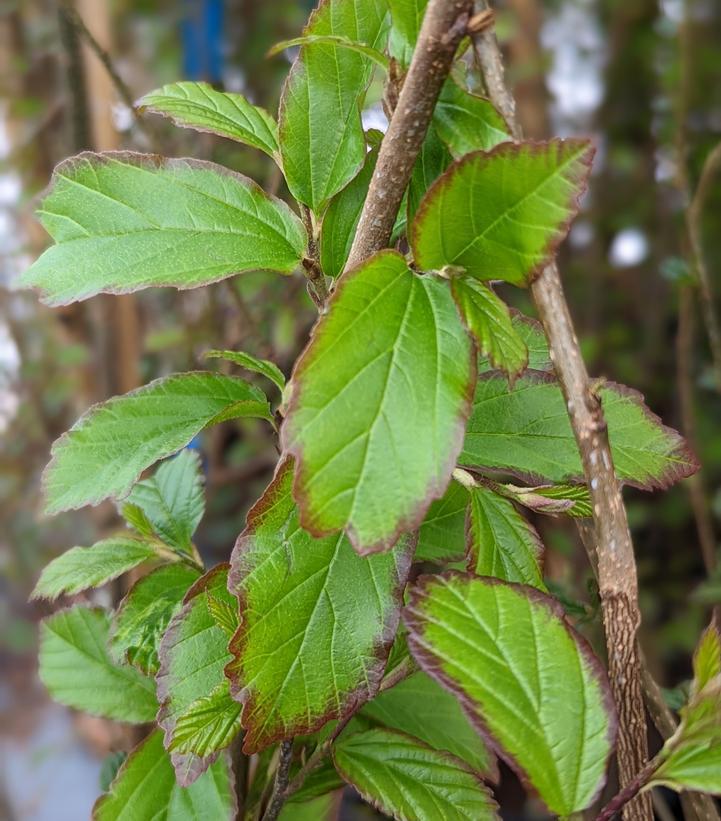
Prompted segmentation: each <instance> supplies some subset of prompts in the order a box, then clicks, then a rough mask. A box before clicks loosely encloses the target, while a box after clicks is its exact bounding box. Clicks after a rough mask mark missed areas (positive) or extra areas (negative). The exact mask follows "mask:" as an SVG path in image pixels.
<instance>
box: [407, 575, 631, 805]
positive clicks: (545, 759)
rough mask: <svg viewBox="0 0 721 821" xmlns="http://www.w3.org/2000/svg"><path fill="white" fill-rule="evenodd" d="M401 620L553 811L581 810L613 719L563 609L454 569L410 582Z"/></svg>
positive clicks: (421, 658) (595, 666) (595, 670)
mask: <svg viewBox="0 0 721 821" xmlns="http://www.w3.org/2000/svg"><path fill="white" fill-rule="evenodd" d="M404 620H405V622H406V625H407V626H408V628H409V630H410V634H409V636H408V643H409V647H410V648H411V652H412V653H413V655H414V656H415V659H416V661H417V662H418V663H419V664H420V666H421V667H422V668H423V669H424V670H425V671H426V672H427V673H429V674H430V675H432V676H433V677H434V678H436V679H437V680H438V681H439V682H440V683H441V684H442V685H443V686H444V687H446V688H448V689H449V690H450V691H451V692H453V693H455V694H456V696H457V697H458V698H459V699H460V700H461V703H462V704H463V706H464V709H465V710H466V712H467V714H468V715H469V716H471V718H472V719H473V720H474V721H475V722H476V724H477V726H478V727H479V729H480V730H481V731H483V732H488V733H490V734H491V735H492V736H493V738H494V740H495V741H496V742H497V743H498V745H499V746H500V748H501V750H502V752H503V754H504V757H505V758H506V759H507V760H508V762H509V764H511V766H513V767H514V768H515V769H516V770H517V771H518V773H519V774H520V775H521V777H522V778H524V779H527V780H528V781H530V783H531V784H532V785H533V787H534V788H535V789H536V790H537V791H538V793H539V795H540V796H541V798H542V799H543V800H544V801H545V803H546V805H547V806H548V808H549V809H550V810H551V812H553V813H557V814H558V815H562V816H567V815H570V814H571V813H573V812H577V811H580V810H582V809H584V808H585V807H587V806H588V805H589V804H590V803H591V802H592V801H593V799H594V797H595V796H596V794H597V793H598V791H599V789H600V788H601V786H602V784H603V781H604V779H605V770H606V763H607V759H608V756H609V754H610V753H611V750H612V749H613V741H614V735H615V717H614V714H613V711H612V707H611V697H610V692H609V687H608V682H607V681H606V678H605V674H604V673H603V670H602V668H601V665H600V664H599V662H598V660H597V659H596V658H595V656H594V655H593V654H592V652H591V650H590V648H589V647H588V645H587V644H586V642H585V641H584V639H583V638H581V636H579V635H578V634H577V633H576V632H575V631H574V630H573V629H572V628H571V627H570V625H569V624H568V623H567V621H566V619H565V616H564V615H563V611H562V608H561V606H560V605H559V604H558V603H557V602H555V601H554V600H553V599H552V598H550V597H549V596H546V595H545V594H543V593H541V592H540V591H538V590H536V589H535V588H532V587H525V586H522V585H516V584H509V583H508V582H501V581H499V580H497V579H489V578H479V577H476V576H471V575H464V574H459V573H454V572H448V573H444V574H443V575H440V576H426V577H424V578H423V579H422V580H421V581H420V582H419V583H418V584H417V585H416V586H415V588H413V590H412V593H411V598H410V602H409V604H408V606H407V607H406V609H405V610H404Z"/></svg>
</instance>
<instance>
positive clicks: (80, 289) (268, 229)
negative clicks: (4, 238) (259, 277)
mask: <svg viewBox="0 0 721 821" xmlns="http://www.w3.org/2000/svg"><path fill="white" fill-rule="evenodd" d="M38 214H39V216H40V221H41V222H42V224H43V226H44V227H45V229H46V230H47V232H48V233H49V234H50V236H51V237H52V238H53V239H54V240H55V242H56V243H57V244H56V245H53V246H52V247H51V248H48V250H47V251H45V253H44V254H43V255H42V256H41V257H40V258H39V259H38V260H37V261H36V262H35V263H34V264H33V265H32V266H31V267H30V268H29V269H28V270H27V271H26V272H25V274H24V275H23V276H22V277H21V280H20V281H21V283H22V284H23V285H25V286H28V287H33V288H37V289H38V290H39V291H40V293H41V299H42V300H43V301H44V302H46V303H47V304H48V305H67V304H68V303H70V302H75V301H77V300H79V299H86V298H87V297H89V296H94V295H95V294H100V293H112V294H126V293H130V292H132V291H138V290H140V289H142V288H150V287H160V286H173V287H175V288H180V289H185V288H197V287H198V286H200V285H207V284H209V283H211V282H217V281H218V280H221V279H225V278H226V277H229V276H232V275H233V274H240V273H243V272H244V271H256V270H259V269H262V270H269V271H278V272H280V273H283V274H289V273H291V272H292V271H293V269H294V268H295V267H296V266H297V265H298V263H299V262H300V260H301V258H302V256H303V253H304V249H305V244H306V233H305V229H304V228H303V226H302V224H301V222H300V220H299V219H298V218H297V217H296V216H295V214H293V212H292V211H291V210H290V208H289V207H288V206H287V205H286V204H285V203H283V202H281V201H280V200H278V199H276V198H274V197H269V196H268V195H267V194H265V193H264V192H263V191H262V189H261V188H259V186H258V185H256V184H255V183H254V182H253V181H252V180H249V179H248V178H247V177H243V176H241V175H240V174H236V173H235V172H234V171H229V170H228V169H226V168H223V167H221V166H219V165H214V164H213V163H208V162H201V161H200V160H184V159H167V158H164V157H158V156H156V155H154V154H153V155H150V154H148V155H145V154H133V153H130V152H122V151H121V152H113V151H111V152H107V153H105V154H92V153H90V152H85V153H83V154H79V155H78V156H77V157H71V158H70V159H69V160H65V161H64V162H62V163H61V164H60V165H59V166H58V167H57V168H56V169H55V172H54V174H53V180H52V182H51V184H50V188H49V190H48V193H47V195H46V196H45V199H44V200H43V202H42V205H41V208H40V210H39V211H38Z"/></svg>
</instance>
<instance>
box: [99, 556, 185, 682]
mask: <svg viewBox="0 0 721 821" xmlns="http://www.w3.org/2000/svg"><path fill="white" fill-rule="evenodd" d="M199 576H200V573H199V572H198V571H197V570H194V569H193V568H191V567H188V566H187V565H185V564H168V565H164V566H163V567H159V568H157V569H156V570H154V571H153V572H152V573H148V575H147V576H143V578H142V579H139V580H138V581H137V582H135V584H134V585H133V586H132V587H131V588H130V590H129V592H128V594H127V595H126V596H125V598H124V599H123V600H122V602H121V603H120V606H119V607H118V609H117V611H116V613H115V615H114V617H113V622H112V626H111V629H110V644H109V648H110V653H111V655H112V656H113V657H114V658H115V659H116V660H117V661H118V662H128V663H129V664H132V665H133V666H134V667H137V668H138V670H140V671H141V672H142V673H146V674H148V675H155V674H156V673H157V672H158V667H159V660H158V648H159V646H160V640H161V638H162V637H163V633H164V632H165V629H166V627H167V626H168V624H169V623H170V620H171V619H172V618H173V616H174V615H175V614H176V613H177V611H178V610H179V609H180V605H181V603H182V601H183V597H184V596H185V594H186V593H187V592H188V588H190V587H191V585H193V584H194V583H195V582H196V581H197V580H198V577H199Z"/></svg>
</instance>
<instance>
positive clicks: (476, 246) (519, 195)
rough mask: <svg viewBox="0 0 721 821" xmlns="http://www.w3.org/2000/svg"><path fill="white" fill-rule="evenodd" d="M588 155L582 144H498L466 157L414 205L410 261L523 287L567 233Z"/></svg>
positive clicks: (591, 150)
mask: <svg viewBox="0 0 721 821" xmlns="http://www.w3.org/2000/svg"><path fill="white" fill-rule="evenodd" d="M592 155H593V149H592V148H591V146H590V144H589V143H588V142H586V141H584V140H552V141H551V142H548V143H525V144H524V143H522V144H517V143H503V144H501V145H499V146H498V147H497V148H495V149H494V150H493V151H489V152H482V151H479V152H477V153H475V154H469V155H467V156H466V157H464V158H463V159H461V160H459V161H458V162H456V163H454V164H453V165H452V166H451V167H450V168H449V169H448V171H446V172H445V173H444V174H443V176H442V177H441V178H440V179H439V180H438V181H437V182H436V183H434V185H433V186H432V187H431V189H430V190H429V191H428V194H427V195H426V197H425V198H424V200H423V202H422V203H421V205H420V207H419V210H418V214H417V215H416V219H415V221H414V223H413V226H412V229H411V244H412V246H413V254H414V256H415V259H416V262H417V263H418V265H420V266H421V268H423V269H424V270H426V271H430V270H439V269H441V268H443V267H444V266H445V265H455V266H460V267H463V268H465V269H466V271H467V272H468V274H469V276H473V277H476V278H477V279H480V280H489V279H504V280H506V281H508V282H511V283H513V284H514V285H524V284H527V283H528V281H529V279H530V278H531V277H532V276H533V275H534V274H535V273H537V272H538V271H540V270H541V268H542V267H543V266H544V265H545V264H546V263H547V262H548V261H549V260H550V258H551V255H552V254H553V252H554V250H555V249H556V247H557V246H558V245H559V243H560V242H561V241H562V240H563V238H564V237H565V236H566V232H567V230H568V226H569V224H570V222H571V220H572V219H573V217H574V216H575V215H576V212H577V211H578V197H579V195H580V193H581V192H582V191H583V189H584V186H585V182H586V178H587V176H588V172H589V169H590V163H591V157H592Z"/></svg>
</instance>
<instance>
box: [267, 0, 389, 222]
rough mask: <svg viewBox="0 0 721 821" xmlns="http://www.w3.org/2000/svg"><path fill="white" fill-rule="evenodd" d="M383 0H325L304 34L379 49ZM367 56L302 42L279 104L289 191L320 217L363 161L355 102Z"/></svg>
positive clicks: (364, 81) (368, 66) (367, 69)
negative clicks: (346, 39)
mask: <svg viewBox="0 0 721 821" xmlns="http://www.w3.org/2000/svg"><path fill="white" fill-rule="evenodd" d="M386 11H387V6H386V2H385V0H325V2H323V3H321V5H320V6H319V8H318V9H317V10H316V11H315V12H314V13H313V14H312V15H311V19H310V22H309V24H308V26H307V28H306V29H305V31H304V35H305V36H313V37H319V36H320V37H327V36H331V37H349V38H351V39H353V40H354V41H356V42H361V43H364V44H365V45H367V46H370V47H371V48H373V49H376V50H382V49H383V44H384V39H385V34H386V27H385V23H384V21H385V17H386ZM372 70H373V63H372V61H371V60H370V59H369V58H368V57H366V56H365V55H362V54H358V53H357V52H355V51H351V50H350V49H347V48H338V47H337V45H335V44H333V45H330V44H326V43H320V42H315V43H312V44H309V45H305V46H303V48H301V50H300V54H299V55H298V58H297V59H296V61H295V62H294V63H293V67H292V68H291V71H290V74H289V75H288V79H287V81H286V84H285V88H284V90H283V97H282V99H281V104H280V123H279V133H280V150H281V154H282V157H283V170H284V172H285V176H286V180H287V181H288V187H289V188H290V190H291V193H292V194H293V196H294V197H295V198H296V199H297V200H299V201H300V202H302V203H305V204H306V205H308V206H310V207H311V208H312V209H313V210H314V211H315V212H316V213H317V214H321V213H322V211H323V209H324V207H325V205H326V204H327V203H328V201H329V200H330V198H331V197H332V196H333V195H334V194H336V193H338V191H340V190H341V189H342V188H344V187H345V186H346V185H347V184H348V183H349V182H350V181H351V180H352V179H353V177H355V175H356V174H357V173H358V171H359V170H360V168H361V166H362V165H363V162H364V160H365V153H366V144H365V135H364V134H363V127H362V125H361V118H360V104H361V102H362V99H363V97H364V95H365V91H366V88H367V86H368V83H369V82H370V79H371V74H372Z"/></svg>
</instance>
